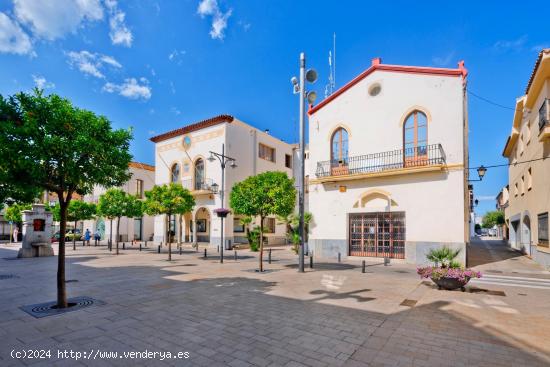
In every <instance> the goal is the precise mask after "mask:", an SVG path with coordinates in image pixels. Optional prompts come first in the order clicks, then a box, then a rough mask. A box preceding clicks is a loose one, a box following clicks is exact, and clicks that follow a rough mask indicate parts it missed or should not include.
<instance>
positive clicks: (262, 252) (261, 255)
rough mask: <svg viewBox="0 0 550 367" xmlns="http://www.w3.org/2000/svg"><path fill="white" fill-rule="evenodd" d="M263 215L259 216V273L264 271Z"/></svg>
mask: <svg viewBox="0 0 550 367" xmlns="http://www.w3.org/2000/svg"><path fill="white" fill-rule="evenodd" d="M263 255H264V217H263V216H260V273H261V272H262V271H264V263H263Z"/></svg>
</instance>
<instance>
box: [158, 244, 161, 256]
mask: <svg viewBox="0 0 550 367" xmlns="http://www.w3.org/2000/svg"><path fill="white" fill-rule="evenodd" d="M160 246H161V245H159V247H158V253H159V254H160Z"/></svg>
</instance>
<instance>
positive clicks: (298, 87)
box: [290, 52, 317, 273]
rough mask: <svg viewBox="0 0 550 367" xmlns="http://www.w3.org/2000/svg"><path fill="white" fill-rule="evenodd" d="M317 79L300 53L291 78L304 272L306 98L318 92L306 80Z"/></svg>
mask: <svg viewBox="0 0 550 367" xmlns="http://www.w3.org/2000/svg"><path fill="white" fill-rule="evenodd" d="M316 80H317V71H315V69H309V70H307V71H306V55H305V54H304V53H303V52H302V53H300V80H298V78H296V77H295V76H293V77H292V78H291V79H290V82H291V83H292V91H293V93H294V94H299V95H300V174H299V175H298V177H299V180H298V184H299V190H298V212H299V216H300V222H299V227H298V233H299V234H300V247H299V257H298V258H299V260H298V261H299V263H298V271H299V272H300V273H303V272H304V238H305V236H304V198H305V185H304V182H305V164H304V163H305V162H304V157H305V155H306V152H305V132H306V130H305V121H304V117H305V100H306V98H307V101H308V103H309V104H310V105H311V104H313V103H314V102H315V99H316V98H317V93H315V92H314V91H310V92H307V94H306V87H305V85H306V81H307V82H309V83H315V81H316Z"/></svg>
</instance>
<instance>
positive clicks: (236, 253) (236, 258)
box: [235, 250, 237, 261]
mask: <svg viewBox="0 0 550 367" xmlns="http://www.w3.org/2000/svg"><path fill="white" fill-rule="evenodd" d="M235 261H237V250H235Z"/></svg>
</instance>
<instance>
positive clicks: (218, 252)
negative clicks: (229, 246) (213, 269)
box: [218, 245, 220, 254]
mask: <svg viewBox="0 0 550 367" xmlns="http://www.w3.org/2000/svg"><path fill="white" fill-rule="evenodd" d="M219 253H220V245H218V254H219Z"/></svg>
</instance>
